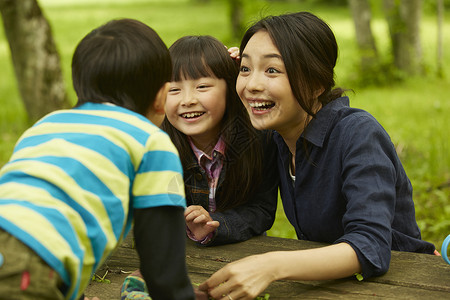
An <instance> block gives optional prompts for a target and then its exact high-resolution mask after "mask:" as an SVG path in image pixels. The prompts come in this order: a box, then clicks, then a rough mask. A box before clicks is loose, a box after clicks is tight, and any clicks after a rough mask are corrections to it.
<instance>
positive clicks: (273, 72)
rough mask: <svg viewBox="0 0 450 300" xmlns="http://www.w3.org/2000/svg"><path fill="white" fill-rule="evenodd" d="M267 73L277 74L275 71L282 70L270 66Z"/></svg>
mask: <svg viewBox="0 0 450 300" xmlns="http://www.w3.org/2000/svg"><path fill="white" fill-rule="evenodd" d="M267 73H270V74H275V73H280V71H278V70H277V69H275V68H268V69H267Z"/></svg>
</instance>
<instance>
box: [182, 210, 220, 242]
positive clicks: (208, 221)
mask: <svg viewBox="0 0 450 300" xmlns="http://www.w3.org/2000/svg"><path fill="white" fill-rule="evenodd" d="M184 218H185V220H186V225H187V227H188V228H189V230H190V231H191V233H192V234H193V235H194V237H195V239H197V240H203V239H204V238H205V237H206V236H207V235H208V234H210V233H211V232H213V231H214V230H216V228H217V227H219V225H220V223H219V222H218V221H214V220H213V219H212V218H211V216H210V215H209V213H208V212H207V211H206V210H205V209H204V208H203V207H202V206H200V205H190V206H188V207H187V208H186V210H185V212H184Z"/></svg>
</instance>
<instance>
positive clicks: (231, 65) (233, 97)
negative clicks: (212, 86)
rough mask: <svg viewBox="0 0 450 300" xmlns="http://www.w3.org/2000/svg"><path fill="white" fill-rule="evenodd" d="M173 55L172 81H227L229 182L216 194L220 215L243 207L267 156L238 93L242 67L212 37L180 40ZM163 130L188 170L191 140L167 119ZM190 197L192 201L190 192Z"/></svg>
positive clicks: (225, 128) (225, 118) (224, 129)
mask: <svg viewBox="0 0 450 300" xmlns="http://www.w3.org/2000/svg"><path fill="white" fill-rule="evenodd" d="M169 51H170V54H171V57H172V64H173V72H172V74H173V75H172V81H181V80H182V79H184V78H186V79H194V80H195V79H198V78H201V77H211V76H212V77H216V78H218V79H224V80H225V81H226V84H227V91H226V109H225V114H224V116H223V119H222V123H221V135H222V137H223V139H224V141H225V144H226V149H225V161H224V165H223V168H224V169H225V178H224V181H223V184H222V187H221V188H220V189H218V190H217V193H216V207H217V211H223V210H226V209H230V208H233V207H236V206H239V205H241V204H243V203H245V202H246V201H247V199H248V196H249V195H251V194H252V193H254V192H256V191H255V189H256V186H257V185H258V183H259V182H260V180H261V177H262V174H261V169H262V155H263V154H262V146H261V140H260V138H259V137H258V136H259V135H258V132H257V131H256V130H255V129H254V128H253V126H252V125H251V123H250V119H249V116H248V114H247V112H246V110H245V108H244V106H243V104H242V102H241V101H240V99H239V96H238V95H237V93H236V79H237V76H238V72H239V65H238V63H237V62H236V61H234V60H233V59H232V58H231V57H230V55H229V53H228V51H227V49H226V48H225V46H224V45H223V44H222V43H221V42H220V41H218V40H217V39H216V38H214V37H212V36H185V37H183V38H180V39H179V40H177V41H176V42H175V43H174V44H173V45H172V46H171V47H170V48H169ZM162 129H163V130H164V131H166V132H167V133H168V134H169V136H170V138H171V139H172V142H173V143H174V144H175V146H176V147H177V149H178V152H179V154H180V159H181V163H182V165H183V168H186V166H187V165H189V164H190V163H191V162H192V160H193V157H194V153H193V152H192V149H191V147H190V145H189V141H188V137H187V136H186V135H185V134H183V133H182V132H180V131H179V130H177V129H176V128H175V127H174V126H173V125H172V124H170V122H169V121H168V119H167V117H166V118H165V119H164V121H163V124H162ZM216 142H217V140H215V141H211V143H214V144H215V143H216ZM213 146H214V145H213ZM185 174H186V170H185ZM186 188H188V187H186ZM186 195H187V197H189V191H186ZM187 200H188V203H189V199H187Z"/></svg>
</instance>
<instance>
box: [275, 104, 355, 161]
mask: <svg viewBox="0 0 450 300" xmlns="http://www.w3.org/2000/svg"><path fill="white" fill-rule="evenodd" d="M345 106H349V99H348V97H347V96H344V97H340V98H337V99H335V100H333V101H331V102H330V103H328V104H327V105H325V106H324V107H322V109H320V110H319V111H318V112H317V114H316V117H315V118H313V119H312V120H311V122H309V124H308V125H307V126H306V128H305V130H304V131H303V133H302V135H301V136H300V138H299V139H298V141H297V144H298V143H300V141H301V139H302V138H304V139H305V140H307V141H309V142H310V143H312V144H314V145H315V146H317V147H322V146H323V143H324V141H325V138H326V137H327V135H328V134H329V132H330V130H331V127H332V124H333V120H334V118H335V117H336V115H337V114H338V111H339V110H340V109H341V108H342V107H345ZM274 138H275V141H276V142H277V144H283V145H285V147H282V148H281V149H279V150H280V151H281V152H283V150H285V151H286V153H285V154H287V153H288V152H289V150H288V149H287V146H286V144H285V143H284V140H283V138H282V137H281V135H280V134H279V133H278V132H275V134H274ZM297 147H298V145H297ZM284 148H286V149H284ZM280 154H282V153H280Z"/></svg>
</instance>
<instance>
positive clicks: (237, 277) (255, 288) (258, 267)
mask: <svg viewBox="0 0 450 300" xmlns="http://www.w3.org/2000/svg"><path fill="white" fill-rule="evenodd" d="M270 255H271V254H270V252H269V253H266V254H261V255H252V256H249V257H246V258H243V259H240V260H238V261H235V262H232V263H229V264H228V265H226V266H225V267H223V268H222V269H220V270H219V271H217V272H216V273H214V274H213V275H212V276H211V277H210V278H209V279H207V280H206V281H205V282H204V283H202V284H201V285H200V286H199V289H200V290H203V291H205V292H206V291H207V292H208V293H209V295H210V296H212V297H213V298H214V299H222V300H229V299H254V298H256V297H257V296H258V295H259V294H260V293H262V292H263V291H264V290H265V289H266V288H267V286H268V285H269V284H270V283H271V282H272V281H274V280H276V278H275V276H274V272H273V271H272V270H273V269H272V267H273V266H272V265H271V263H270V260H268V259H267V258H268V257H269V256H270Z"/></svg>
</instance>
